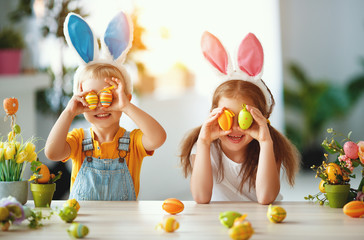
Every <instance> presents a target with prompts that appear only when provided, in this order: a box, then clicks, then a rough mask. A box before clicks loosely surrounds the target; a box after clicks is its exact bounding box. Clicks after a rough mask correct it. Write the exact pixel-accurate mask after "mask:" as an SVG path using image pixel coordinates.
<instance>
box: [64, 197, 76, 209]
mask: <svg viewBox="0 0 364 240" xmlns="http://www.w3.org/2000/svg"><path fill="white" fill-rule="evenodd" d="M67 206H70V207H73V208H75V209H76V211H77V212H78V210H79V209H80V204H79V203H78V202H77V200H76V199H74V198H72V199H68V200H67V201H66V202H65V203H64V204H63V207H67Z"/></svg>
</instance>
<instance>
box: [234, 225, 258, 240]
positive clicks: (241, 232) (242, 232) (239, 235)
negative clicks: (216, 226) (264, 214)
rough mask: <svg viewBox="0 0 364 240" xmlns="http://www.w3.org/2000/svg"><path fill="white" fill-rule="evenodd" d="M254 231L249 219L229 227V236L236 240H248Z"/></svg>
mask: <svg viewBox="0 0 364 240" xmlns="http://www.w3.org/2000/svg"><path fill="white" fill-rule="evenodd" d="M253 233H254V229H253V228H252V225H251V224H250V222H248V221H244V222H243V223H240V224H237V225H235V224H234V226H233V227H232V228H230V229H229V236H230V237H231V238H232V239H234V240H247V239H249V238H250V237H251V236H252V235H253Z"/></svg>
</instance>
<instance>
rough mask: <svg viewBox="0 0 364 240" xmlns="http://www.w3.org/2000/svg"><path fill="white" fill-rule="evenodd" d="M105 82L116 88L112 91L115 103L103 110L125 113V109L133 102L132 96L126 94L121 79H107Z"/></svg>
mask: <svg viewBox="0 0 364 240" xmlns="http://www.w3.org/2000/svg"><path fill="white" fill-rule="evenodd" d="M105 82H106V83H108V84H110V85H111V86H114V89H112V90H111V91H112V94H113V101H112V103H111V105H110V107H108V108H103V110H105V111H119V112H123V109H124V108H125V107H126V106H128V104H129V103H130V100H131V95H126V94H125V85H124V82H122V81H121V80H120V79H118V78H115V77H112V78H111V79H110V78H105Z"/></svg>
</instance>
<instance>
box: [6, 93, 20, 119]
mask: <svg viewBox="0 0 364 240" xmlns="http://www.w3.org/2000/svg"><path fill="white" fill-rule="evenodd" d="M3 105H4V110H5V112H6V114H7V115H13V114H15V113H16V112H17V111H18V107H19V102H18V99H16V98H14V97H13V98H5V99H4V101H3Z"/></svg>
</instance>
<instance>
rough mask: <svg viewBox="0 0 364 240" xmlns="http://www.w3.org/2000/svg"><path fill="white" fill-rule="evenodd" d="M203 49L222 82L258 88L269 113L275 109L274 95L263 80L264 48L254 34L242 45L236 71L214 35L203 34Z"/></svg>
mask: <svg viewBox="0 0 364 240" xmlns="http://www.w3.org/2000/svg"><path fill="white" fill-rule="evenodd" d="M201 49H202V52H203V55H204V56H205V58H206V59H207V60H208V61H209V62H210V64H211V65H212V66H213V67H214V68H215V69H216V70H217V73H218V74H219V75H220V77H221V78H222V81H228V80H243V81H248V82H251V83H253V84H255V85H256V86H258V87H259V88H260V89H261V90H262V92H263V94H264V97H265V99H266V102H267V111H268V112H270V110H271V108H272V107H273V99H272V95H271V93H270V91H269V89H268V88H267V86H266V85H265V83H264V82H263V80H262V79H261V76H262V75H263V62H264V54H263V48H262V45H261V44H260V42H259V40H258V39H257V37H256V36H255V35H254V34H252V33H249V34H248V35H246V36H245V38H244V39H243V41H242V42H241V43H240V46H239V49H238V56H237V67H236V69H233V65H232V61H231V59H230V58H229V55H228V53H227V51H226V50H225V48H224V47H223V45H222V44H221V42H220V41H219V39H218V38H217V37H215V36H214V35H213V34H211V33H209V32H204V33H203V35H202V38H201Z"/></svg>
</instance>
